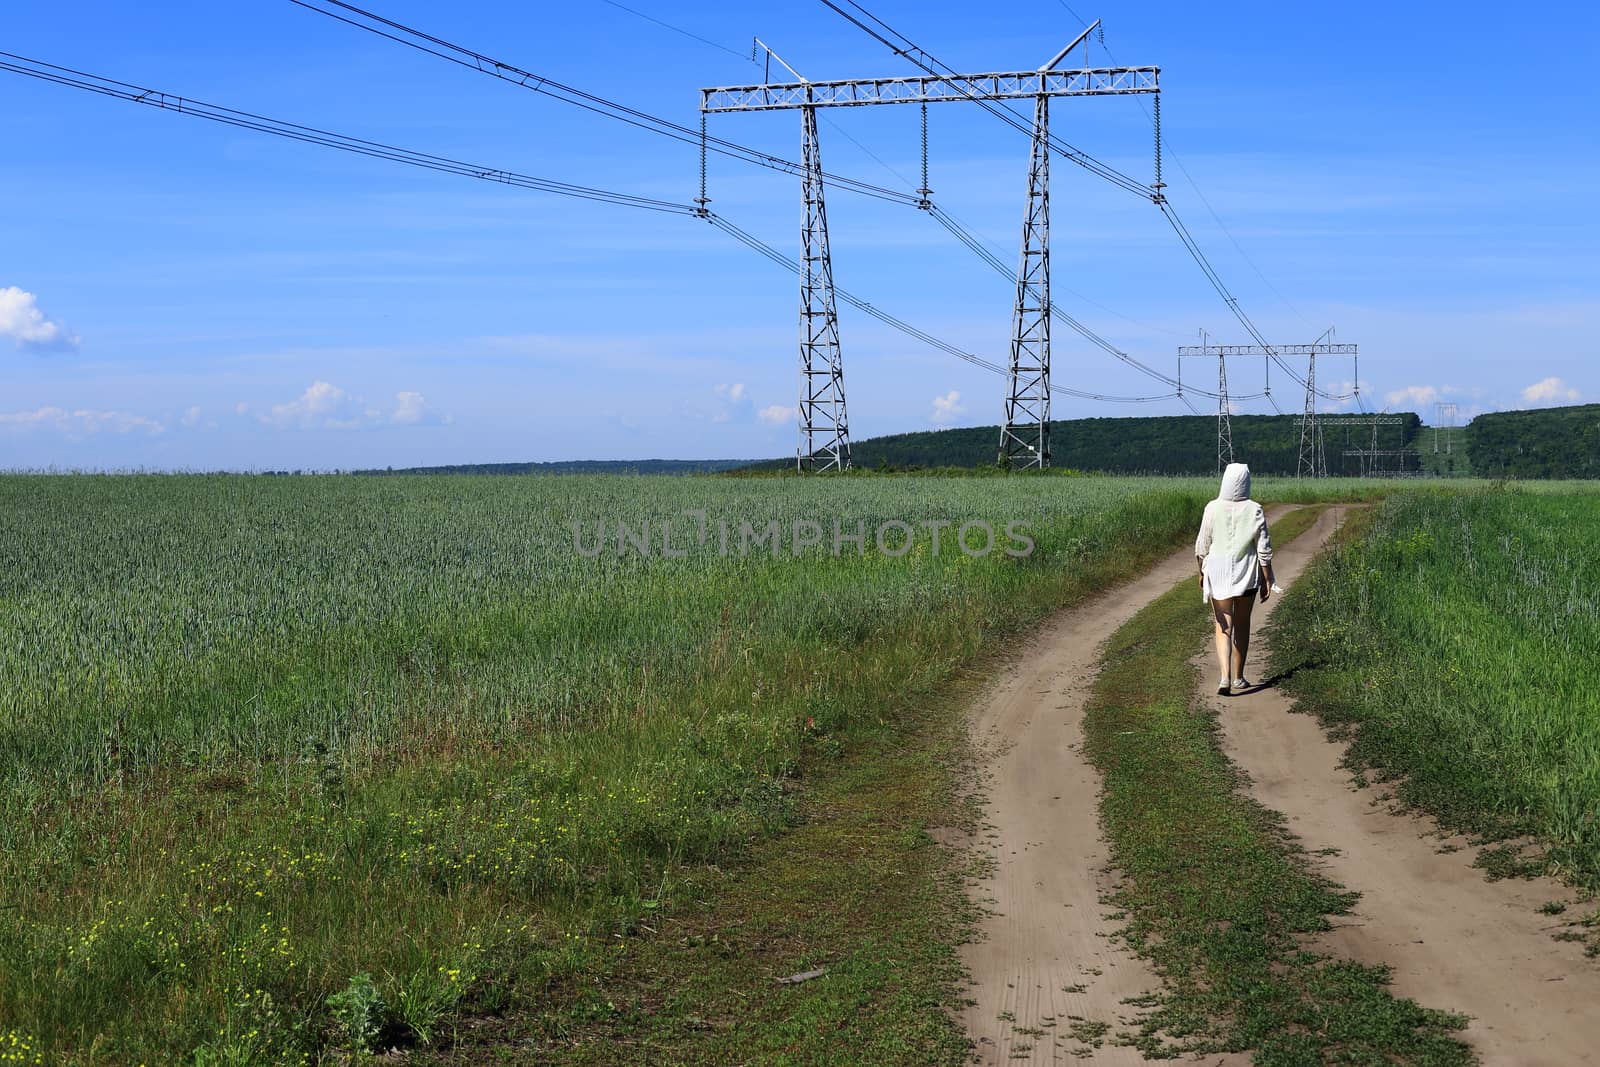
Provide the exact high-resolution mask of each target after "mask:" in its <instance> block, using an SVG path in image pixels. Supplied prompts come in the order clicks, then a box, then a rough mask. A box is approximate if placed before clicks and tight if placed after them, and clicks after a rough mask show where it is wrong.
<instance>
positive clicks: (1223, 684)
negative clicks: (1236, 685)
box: [1217, 678, 1233, 697]
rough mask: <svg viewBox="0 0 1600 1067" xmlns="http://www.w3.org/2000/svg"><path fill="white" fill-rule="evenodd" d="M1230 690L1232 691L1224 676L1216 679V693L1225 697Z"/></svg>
mask: <svg viewBox="0 0 1600 1067" xmlns="http://www.w3.org/2000/svg"><path fill="white" fill-rule="evenodd" d="M1231 692H1233V689H1232V688H1231V687H1230V686H1229V685H1228V680H1227V679H1226V678H1221V679H1218V681H1217V695H1218V696H1222V697H1225V696H1227V695H1228V694H1229V693H1231Z"/></svg>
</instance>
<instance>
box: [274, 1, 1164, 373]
mask: <svg viewBox="0 0 1600 1067" xmlns="http://www.w3.org/2000/svg"><path fill="white" fill-rule="evenodd" d="M289 2H290V3H293V4H295V5H296V6H298V7H303V8H305V9H306V10H308V11H314V12H317V13H318V14H322V15H326V16H328V17H329V18H332V19H335V20H337V21H339V22H343V23H345V24H346V25H350V26H354V27H356V28H358V29H362V30H366V31H368V32H370V33H373V34H376V35H377V36H380V37H384V38H386V39H388V40H391V41H394V42H396V43H397V44H403V45H405V46H406V47H409V48H413V49H416V50H418V51H421V52H425V53H427V54H429V55H432V56H435V57H437V58H440V59H444V60H446V61H447V62H451V63H454V64H456V65H458V66H464V67H468V68H469V69H472V70H476V71H479V72H482V73H488V74H491V75H492V76H494V77H496V78H500V79H501V80H506V81H511V82H512V83H513V84H517V85H521V86H524V87H526V88H531V89H534V90H535V91H538V92H544V93H547V94H548V95H554V96H555V97H556V98H557V99H563V100H566V101H567V102H569V103H577V104H578V105H579V106H581V107H584V108H585V109H586V110H590V111H594V112H597V113H599V114H605V115H608V116H609V117H613V118H621V119H622V121H625V122H628V123H629V124H630V125H634V126H638V127H640V128H644V129H651V130H652V131H653V132H657V133H663V134H664V135H666V136H669V137H672V138H673V139H674V140H686V139H688V138H687V137H685V136H678V134H680V133H681V134H685V135H692V137H693V139H694V143H696V144H698V143H699V138H700V133H699V131H694V130H689V129H688V128H687V127H683V126H679V125H678V124H676V123H673V122H671V121H670V120H667V119H661V118H657V117H655V116H652V115H649V114H647V113H645V112H642V111H638V110H636V109H633V108H629V107H625V106H624V105H621V104H616V103H614V102H612V101H609V100H606V99H605V98H603V97H599V96H595V95H594V94H591V93H588V92H585V91H583V90H580V89H576V88H574V87H572V86H567V85H562V84H561V83H559V82H556V81H553V80H551V79H549V78H545V77H544V76H542V75H536V74H533V73H531V72H528V71H525V70H522V69H521V68H519V67H515V66H513V65H511V64H509V63H506V62H504V61H502V60H498V59H492V58H490V57H488V56H485V55H483V54H481V53H478V52H475V51H473V50H471V49H468V48H465V47H464V46H461V45H457V44H453V43H451V42H449V41H446V40H444V39H443V38H440V37H437V36H434V35H432V34H429V33H427V32H425V31H423V30H419V29H416V28H414V27H410V26H406V25H404V24H402V23H399V22H395V21H394V20H392V19H388V18H385V17H384V16H381V15H378V14H375V13H373V12H371V11H367V10H365V9H363V8H359V7H356V6H355V5H353V4H350V3H347V2H346V0H315V2H312V0H289ZM606 2H607V3H611V6H613V7H616V8H619V9H620V10H623V11H626V12H628V13H629V14H632V15H635V16H637V17H639V18H642V19H644V20H646V21H648V22H651V23H654V24H655V25H658V26H660V27H662V28H664V29H667V30H670V31H672V32H674V33H678V34H681V35H683V36H685V37H689V38H692V39H694V40H697V41H699V42H700V43H702V44H705V45H707V46H709V47H713V48H716V49H718V50H719V51H723V52H728V53H730V54H733V55H738V54H739V53H737V52H734V50H733V49H731V48H728V47H726V46H725V45H721V44H718V43H716V42H715V41H711V40H709V39H707V38H704V37H701V36H700V35H698V34H695V33H691V32H689V31H688V30H685V29H683V28H681V27H679V26H675V25H673V24H672V23H669V22H666V21H663V20H661V19H658V18H655V17H654V16H651V15H647V14H645V13H644V12H641V11H637V10H635V9H633V8H631V7H627V6H625V5H622V4H619V3H613V2H612V0H606ZM318 4H323V5H331V6H334V7H337V8H339V9H341V10H343V11H346V12H349V13H350V14H351V15H353V16H356V17H354V18H352V17H347V16H346V15H342V14H339V13H338V12H336V11H330V10H328V9H327V8H326V7H321V6H318ZM363 19H364V20H367V21H366V22H363V21H360V20H363ZM384 27H386V29H385V28H384ZM390 31H393V32H390ZM740 58H745V57H743V56H741V57H740ZM560 94H570V95H572V96H576V97H579V98H580V99H577V100H573V99H568V98H567V97H566V96H562V95H560ZM980 103H987V102H984V101H980ZM608 109H609V110H608ZM612 111H615V112H618V113H619V114H612V113H611V112H612ZM1008 113H1009V109H1008ZM657 127H659V128H657ZM835 128H836V129H837V127H835ZM839 132H840V133H841V135H842V136H844V137H845V138H846V139H847V140H849V141H850V142H851V143H852V144H854V145H856V147H857V148H860V149H861V150H862V151H863V152H865V153H866V154H867V155H868V156H870V157H871V158H872V159H873V160H875V161H876V162H877V163H878V164H879V165H880V166H882V167H883V168H884V169H885V170H888V171H889V172H890V173H892V174H894V175H895V176H896V177H898V178H899V179H900V180H901V181H903V182H906V183H907V184H908V185H909V184H910V182H909V179H907V178H906V177H905V176H904V175H902V174H900V173H899V172H898V171H896V170H895V169H894V168H893V167H890V166H889V165H888V164H887V163H885V162H884V161H883V160H882V159H879V158H878V156H877V155H876V154H874V153H873V152H872V151H871V150H870V149H868V148H867V147H866V146H865V145H863V144H862V143H861V142H860V141H858V140H856V139H855V138H854V137H851V136H850V135H849V134H848V133H846V132H844V131H843V130H840V131H839ZM713 143H714V144H719V145H721V146H723V148H724V149H728V151H725V152H724V154H726V155H733V156H735V157H736V158H742V159H746V160H747V161H752V162H760V160H755V159H751V158H750V157H751V155H752V154H758V153H755V150H753V149H748V148H745V147H744V146H741V145H738V144H737V143H736V142H732V141H727V140H723V139H719V138H707V147H708V148H709V147H711V146H712V144H713ZM1066 149H1067V150H1068V151H1070V152H1076V151H1078V150H1077V149H1073V148H1072V147H1071V146H1070V145H1069V146H1066ZM762 158H763V159H766V160H768V161H771V160H773V159H774V158H775V157H770V156H763V157H762ZM1086 158H1089V157H1086ZM782 162H783V166H782V167H780V168H779V169H787V168H789V167H791V166H796V165H795V164H791V163H788V162H787V161H782ZM824 178H825V179H826V180H829V181H833V182H835V183H839V182H846V183H849V181H850V180H848V179H841V178H839V177H837V176H832V175H826V174H825V175H824ZM1131 180H1132V179H1129V181H1131ZM854 184H855V185H856V186H857V191H863V189H866V190H870V193H871V195H875V196H878V197H879V198H880V199H890V200H895V201H896V202H899V203H903V204H908V205H911V206H918V205H919V204H920V200H919V198H918V197H915V196H911V195H910V194H901V193H898V192H897V191H895V190H890V189H885V188H883V187H881V186H870V187H867V186H864V185H863V183H859V182H857V183H854ZM1141 191H1143V190H1142V187H1141ZM932 213H933V214H934V215H935V217H936V218H937V219H938V220H939V221H940V223H941V225H944V226H945V227H946V229H949V230H950V231H951V232H952V233H953V234H954V235H955V236H956V237H957V238H958V239H960V240H961V241H962V243H963V244H966V245H967V246H968V247H969V248H971V249H972V250H973V251H975V252H977V253H978V254H979V256H980V257H982V258H984V259H985V260H986V262H989V263H990V265H991V266H994V267H997V269H998V270H999V272H1000V273H1001V274H1002V275H1003V276H1006V277H1009V276H1010V273H1011V271H1010V268H1008V267H1006V266H1005V265H1004V264H1003V263H1000V262H999V261H998V260H996V259H994V258H993V257H992V255H991V254H990V253H988V252H986V251H985V250H984V248H983V246H982V244H981V243H980V242H979V241H978V240H977V239H976V238H974V237H973V236H972V235H971V234H968V233H966V232H965V231H964V230H962V229H961V228H960V226H959V224H957V223H955V221H954V220H953V219H951V218H950V217H949V216H948V215H944V214H943V213H942V212H939V211H938V210H937V209H934V211H933V212H932ZM1051 311H1052V313H1053V314H1054V315H1055V316H1056V317H1057V318H1058V319H1060V320H1061V321H1062V322H1064V323H1065V324H1066V325H1067V326H1069V327H1070V328H1072V329H1073V330H1075V331H1077V332H1078V333H1079V334H1081V335H1082V336H1083V337H1084V338H1085V339H1087V340H1088V341H1090V343H1092V344H1095V345H1097V346H1098V347H1100V348H1102V349H1104V350H1105V351H1107V352H1108V353H1110V354H1111V355H1113V356H1115V357H1116V358H1117V359H1120V360H1122V361H1123V362H1124V363H1127V364H1129V365H1130V366H1133V367H1135V368H1136V369H1139V370H1141V371H1143V372H1144V373H1146V374H1150V375H1151V376H1152V377H1154V378H1156V379H1158V380H1161V381H1163V382H1165V384H1167V385H1175V384H1176V383H1175V381H1174V380H1173V379H1171V378H1168V377H1166V376H1165V375H1162V374H1160V373H1159V372H1155V371H1153V370H1152V369H1151V368H1149V367H1147V366H1146V365H1145V364H1143V363H1140V362H1139V361H1138V360H1136V359H1134V358H1133V357H1132V356H1129V355H1128V354H1127V353H1125V352H1122V351H1121V350H1120V349H1117V348H1116V347H1115V346H1113V345H1111V344H1110V343H1109V342H1107V341H1106V340H1105V339H1104V338H1102V337H1100V336H1099V335H1098V334H1096V333H1094V331H1092V330H1090V329H1089V328H1088V327H1087V326H1085V325H1084V324H1083V323H1081V322H1079V321H1078V320H1076V319H1074V318H1073V317H1072V316H1070V315H1067V314H1066V313H1065V312H1063V311H1061V310H1060V309H1059V308H1057V307H1055V306H1054V305H1053V304H1052V307H1051ZM936 347H937V346H936ZM1071 395H1078V394H1077V393H1075V392H1074V393H1072V394H1071ZM1082 395H1083V396H1085V397H1088V396H1092V395H1098V394H1082ZM1118 402H1123V403H1136V402H1139V403H1142V402H1144V398H1120V399H1119V400H1118Z"/></svg>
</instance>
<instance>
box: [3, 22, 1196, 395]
mask: <svg viewBox="0 0 1600 1067" xmlns="http://www.w3.org/2000/svg"><path fill="white" fill-rule="evenodd" d="M0 70H6V71H10V72H12V73H16V74H22V75H25V76H27V77H31V78H36V79H39V80H41V81H46V82H50V83H53V84H56V85H61V86H65V87H68V88H73V89H81V90H84V91H86V92H91V93H95V94H97V95H100V96H108V97H113V98H115V99H119V100H124V101H127V102H129V103H136V104H144V105H146V106H149V107H156V108H159V109H161V110H163V111H170V112H174V113H176V114H181V115H188V116H190V117H192V118H202V119H207V120H209V121H212V122H218V123H221V124H223V125H228V126H235V127H239V128H241V129H248V130H254V131H256V132H259V133H267V134H271V135H273V136H276V137H283V138H286V139H288V140H294V141H300V142H304V143H307V144H315V145H320V146H322V147H324V148H333V149H337V150H339V151H344V152H351V153H354V154H356V155H361V156H367V157H369V158H374V159H384V160H388V161H390V162H394V163H403V164H406V165H408V166H415V167H421V168H423V169H426V170H433V171H439V172H441V173H447V174H455V175H459V176H461V177H467V178H476V179H479V180H484V181H493V182H497V183H500V184H503V185H513V186H517V187H519V188H524V189H532V190H536V191H539V192H548V193H554V194H556V195H559V196H569V197H576V198H578V199H583V200H593V201H598V202H601V203H608V204H613V205H615V206H618V207H629V208H636V209H640V210H646V211H657V212H666V213H669V214H675V215H683V216H686V217H704V218H706V219H707V220H708V221H710V222H711V223H712V224H713V225H714V226H716V227H717V228H718V229H720V230H722V231H723V232H724V233H727V234H728V235H730V236H732V237H733V238H734V239H735V240H737V241H739V242H740V243H741V244H743V245H745V246H746V247H748V248H750V249H751V250H753V251H755V252H757V253H758V254H760V255H761V256H762V257H764V258H766V259H768V260H770V261H772V262H774V263H776V264H778V265H779V266H781V267H783V268H784V269H786V270H788V271H790V272H793V273H798V272H799V271H800V264H799V263H798V262H797V261H796V260H795V259H794V258H793V257H791V256H787V255H785V254H784V253H782V252H780V251H778V250H777V249H776V248H774V247H773V246H772V245H770V244H768V243H766V242H765V241H762V240H761V239H760V238H758V237H756V236H754V235H753V234H751V233H749V232H748V231H746V230H743V229H741V228H740V227H738V226H737V225H735V224H734V223H732V222H730V221H729V220H727V219H724V218H722V217H721V216H718V215H716V214H713V213H711V212H706V213H705V214H704V215H703V216H702V215H701V213H700V212H699V210H698V209H697V208H696V207H695V205H692V204H679V203H674V202H672V201H668V200H655V199H651V198H648V197H640V196H634V195H632V194H629V193H621V192H617V191H615V190H608V189H598V188H594V187H592V186H584V185H575V184H572V183H569V182H561V181H555V180H553V179H549V178H538V177H534V176H532V175H526V174H518V173H516V172H515V171H508V170H502V169H499V168H496V167H484V166H479V165H477V164H471V163H465V162H462V161H460V160H454V159H450V158H448V157H445V156H435V155H431V154H428V153H425V152H416V151H413V150H411V149H406V148H400V147H397V146H395V145H388V144H382V143H380V142H377V141H369V140H365V139H363V138H358V137H351V136H348V135H345V134H340V133H334V132H333V131H330V130H323V129H319V128H317V127H314V126H305V125H301V124H299V123H291V122H285V121H283V120H280V119H273V118H269V117H267V116H265V115H258V114H255V113H252V112H247V111H238V110H235V109H233V108H226V107H221V106H220V105H216V104H208V103H205V102H204V101H200V100H194V99H191V98H189V97H183V96H178V95H177V94H174V93H167V92H164V91H162V90H159V89H150V88H146V87H143V86H139V85H134V84H132V83H129V82H123V81H118V80H116V79H113V78H105V77H101V76H99V75H96V74H90V73H88V72H85V71H81V70H76V69H74V68H71V67H63V66H58V65H56V64H53V63H45V62H43V61H41V60H36V59H29V58H28V57H26V56H19V55H14V54H12V53H9V52H0ZM837 292H838V295H839V298H840V299H842V300H844V301H845V302H846V303H848V304H850V305H851V306H853V307H855V308H858V309H860V310H861V311H863V312H865V313H866V314H868V315H870V316H872V317H873V318H874V319H877V320H878V321H879V322H882V323H884V324H885V325H887V326H890V327H892V328H894V329H895V330H898V331H900V332H901V333H904V334H906V335H907V336H909V337H912V338H915V339H916V340H918V341H921V342H922V343H924V344H926V345H928V346H930V347H932V348H936V349H938V350H939V351H941V352H944V353H946V354H948V355H953V356H955V357H956V358H958V359H961V360H963V361H965V362H967V363H970V364H972V365H974V366H977V367H982V368H983V369H985V370H989V371H992V372H994V373H996V374H1002V375H1003V374H1005V373H1006V369H1005V368H1004V367H1003V366H1001V365H1000V364H998V363H995V362H993V361H992V360H987V359H984V358H983V357H982V356H978V355H975V354H973V353H971V352H968V351H966V350H965V349H963V348H961V347H959V346H957V345H954V344H951V343H950V342H948V341H945V340H944V339H942V338H940V337H937V336H935V335H934V334H931V333H928V332H927V331H926V330H923V329H921V328H919V327H917V326H914V325H912V324H911V323H909V322H907V321H905V320H904V319H901V318H898V317H897V316H894V315H892V314H890V313H888V312H886V311H884V310H883V309H881V308H879V307H877V306H876V305H874V304H872V303H871V302H870V301H868V300H865V299H863V298H861V297H859V296H856V295H855V294H853V293H849V292H846V291H844V290H838V291H837ZM1057 391H1058V392H1061V393H1063V394H1065V395H1067V396H1073V397H1078V398H1080V399H1084V400H1098V401H1104V402H1110V403H1124V404H1137V403H1149V402H1152V401H1157V400H1164V399H1167V398H1168V396H1166V395H1163V396H1148V397H1128V396H1111V395H1106V394H1101V393H1089V392H1084V391H1082V390H1077V389H1069V388H1066V387H1057ZM1169 395H1170V394H1169Z"/></svg>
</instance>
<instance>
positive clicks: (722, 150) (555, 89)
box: [289, 0, 917, 204]
mask: <svg viewBox="0 0 1600 1067" xmlns="http://www.w3.org/2000/svg"><path fill="white" fill-rule="evenodd" d="M289 2H290V3H291V4H294V5H295V6H297V7H303V8H305V9H306V10H307V11H314V12H316V13H317V14H319V15H325V16H327V17H328V18H331V19H334V20H336V21H338V22H342V23H344V24H345V25H347V26H353V27H355V28H356V29H359V30H365V31H366V32H368V33H371V34H374V35H376V36H378V37H383V38H386V39H388V40H390V41H393V42H395V43H396V44H401V45H404V46H405V47H407V48H411V49H415V50H416V51H418V52H425V53H427V54H428V55H431V56H434V57H435V58H437V59H442V60H444V61H445V62H447V63H454V64H455V65H456V66H459V67H465V68H467V69H468V70H474V71H477V72H478V73H480V74H487V75H489V76H490V77H492V78H496V79H499V80H500V81H503V82H508V83H510V84H512V85H515V86H518V87H520V88H523V89H527V90H529V91H531V92H535V93H539V94H540V95H542V96H546V97H549V98H550V99H552V100H559V101H561V102H562V103H564V104H571V105H572V106H574V107H579V108H582V109H583V110H585V111H588V112H591V113H593V114H596V115H602V116H604V117H606V118H609V119H614V120H616V121H618V122H623V123H626V124H627V125H629V126H633V127H635V128H637V129H641V130H645V131H647V132H649V133H654V134H657V135H659V136H662V137H666V138H668V139H669V140H673V141H678V142H681V143H683V144H688V145H692V146H694V147H695V148H697V149H698V148H699V147H700V146H701V144H702V134H701V131H700V130H699V129H691V128H690V127H688V126H684V125H682V124H680V123H676V122H673V121H672V120H671V119H665V118H662V117H660V116H659V115H652V114H650V113H649V112H647V111H641V110H639V109H638V108H635V107H630V106H628V105H626V104H621V103H618V102H616V101H614V100H610V99H607V98H606V97H603V96H599V95H597V94H595V93H590V92H587V91H586V90H583V89H579V88H576V87H575V86H571V85H565V84H563V83H561V82H559V81H556V80H555V79H553V78H548V77H545V76H544V75H542V74H535V73H534V72H532V71H528V70H523V69H522V68H521V67H517V66H513V65H512V64H510V63H505V62H502V61H501V60H498V59H494V58H492V57H490V56H486V55H484V54H483V53H481V52H475V51H473V50H472V49H470V48H467V47H464V46H462V45H458V44H454V43H452V42H450V41H447V40H445V39H444V38H442V37H435V36H433V35H432V34H429V33H426V32H424V31H422V30H418V29H415V28H413V27H411V26H407V25H405V24H404V23H401V22H396V21H394V20H393V19H388V18H385V17H383V16H382V15H378V14H375V13H373V12H371V11H367V10H365V9H363V8H359V7H356V6H355V5H354V4H348V3H345V2H344V0H315V2H312V0H289ZM322 5H326V6H322ZM330 7H331V8H338V9H339V10H338V11H334V10H329V8H330ZM625 10H629V9H625ZM340 11H344V12H347V13H348V14H340ZM718 47H720V46H718ZM703 143H704V145H705V147H706V149H707V150H708V151H712V152H716V153H718V154H720V155H724V156H729V157H731V158H733V159H737V160H740V161H742V162H745V163H753V164H755V165H756V166H758V167H766V168H767V169H769V170H776V171H781V172H782V173H785V174H791V175H799V174H800V173H801V172H802V171H803V170H804V169H805V168H804V166H802V165H801V164H800V163H798V162H796V161H794V160H792V159H784V158H783V157H781V156H775V155H772V154H770V153H767V152H763V151H761V150H759V149H756V148H751V147H749V146H747V145H742V144H738V143H737V142H734V141H729V140H727V139H725V138H721V137H712V136H705V138H704V142H703ZM824 178H826V179H827V180H828V181H829V182H832V183H833V184H835V185H837V186H839V187H841V188H844V189H848V190H850V191H852V192H855V193H860V194H862V195H865V196H872V197H876V198H878V199H880V200H888V201H891V202H894V203H900V204H915V203H916V202H917V198H916V197H914V196H911V195H909V194H907V193H902V192H899V191H898V190H895V189H889V188H886V187H885V186H882V185H874V184H872V183H871V182H864V181H861V180H859V179H856V178H850V177H846V176H844V175H841V174H824Z"/></svg>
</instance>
